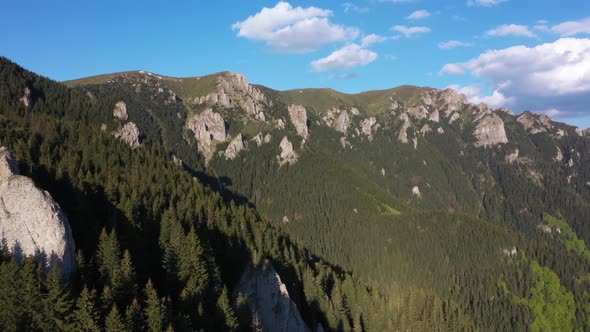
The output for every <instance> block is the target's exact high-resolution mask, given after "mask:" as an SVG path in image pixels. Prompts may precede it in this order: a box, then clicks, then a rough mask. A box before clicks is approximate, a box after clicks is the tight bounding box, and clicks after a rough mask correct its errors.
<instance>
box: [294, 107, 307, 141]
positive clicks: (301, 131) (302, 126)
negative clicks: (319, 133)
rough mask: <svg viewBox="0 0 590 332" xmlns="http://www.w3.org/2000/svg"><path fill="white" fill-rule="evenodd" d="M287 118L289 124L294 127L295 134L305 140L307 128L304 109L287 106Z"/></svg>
mask: <svg viewBox="0 0 590 332" xmlns="http://www.w3.org/2000/svg"><path fill="white" fill-rule="evenodd" d="M289 117H290V118H291V123H293V126H295V130H296V131H297V134H298V135H299V136H301V137H303V139H307V137H308V136H309V130H308V128H307V111H306V110H305V107H303V106H301V105H291V106H289Z"/></svg>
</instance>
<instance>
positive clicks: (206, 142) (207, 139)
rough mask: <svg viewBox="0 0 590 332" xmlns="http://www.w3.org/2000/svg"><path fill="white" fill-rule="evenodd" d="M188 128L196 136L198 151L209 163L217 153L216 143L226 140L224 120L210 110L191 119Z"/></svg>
mask: <svg viewBox="0 0 590 332" xmlns="http://www.w3.org/2000/svg"><path fill="white" fill-rule="evenodd" d="M187 128H188V129H190V130H191V131H192V132H193V133H194V134H195V139H196V140H197V149H198V151H199V153H201V155H203V157H205V163H209V161H210V160H211V158H213V154H214V153H215V143H217V142H225V140H226V133H225V122H224V121H223V118H222V117H221V115H220V114H219V113H215V112H213V110H211V109H210V108H209V109H206V110H205V111H203V112H201V113H200V114H196V115H194V116H193V117H191V118H189V119H188V122H187Z"/></svg>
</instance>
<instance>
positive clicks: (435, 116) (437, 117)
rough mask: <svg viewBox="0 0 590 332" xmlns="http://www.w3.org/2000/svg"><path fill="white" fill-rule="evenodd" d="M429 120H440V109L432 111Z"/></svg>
mask: <svg viewBox="0 0 590 332" xmlns="http://www.w3.org/2000/svg"><path fill="white" fill-rule="evenodd" d="M428 120H429V121H432V122H436V123H438V122H439V121H440V114H439V112H438V110H434V111H433V112H432V113H430V116H429V117H428Z"/></svg>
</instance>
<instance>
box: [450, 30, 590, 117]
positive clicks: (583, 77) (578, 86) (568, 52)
mask: <svg viewBox="0 0 590 332" xmlns="http://www.w3.org/2000/svg"><path fill="white" fill-rule="evenodd" d="M465 72H469V73H470V74H472V75H474V76H475V77H479V78H482V79H486V80H488V81H490V82H491V84H492V85H493V86H495V87H496V89H497V90H498V91H497V92H498V93H497V94H496V96H494V93H492V95H491V96H490V98H492V97H493V98H495V99H494V100H501V98H504V99H505V100H510V101H511V102H513V103H514V104H515V105H516V106H517V107H520V110H525V109H547V108H557V109H559V110H561V111H564V112H567V113H568V114H579V113H582V112H588V111H590V99H588V97H587V96H588V95H589V94H590V39H588V38H562V39H559V40H557V41H555V42H552V43H545V44H541V45H537V46H535V47H527V46H523V45H519V46H513V47H509V48H505V49H500V50H491V51H486V52H484V53H482V54H480V55H479V56H478V57H476V58H473V59H471V60H469V61H467V62H463V63H450V64H446V65H445V66H444V67H443V68H442V69H441V73H443V74H444V73H446V74H462V73H465ZM505 82H511V83H512V84H511V85H510V86H503V84H505ZM488 101H491V100H488Z"/></svg>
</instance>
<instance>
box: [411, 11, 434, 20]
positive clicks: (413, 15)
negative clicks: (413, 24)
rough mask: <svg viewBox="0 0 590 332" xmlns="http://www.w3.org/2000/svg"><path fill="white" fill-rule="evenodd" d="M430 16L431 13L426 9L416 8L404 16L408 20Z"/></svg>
mask: <svg viewBox="0 0 590 332" xmlns="http://www.w3.org/2000/svg"><path fill="white" fill-rule="evenodd" d="M430 16H431V14H430V12H429V11H428V10H425V9H421V10H417V11H415V12H413V13H411V14H410V15H408V16H407V17H406V19H408V20H418V19H421V18H427V17H430Z"/></svg>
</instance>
